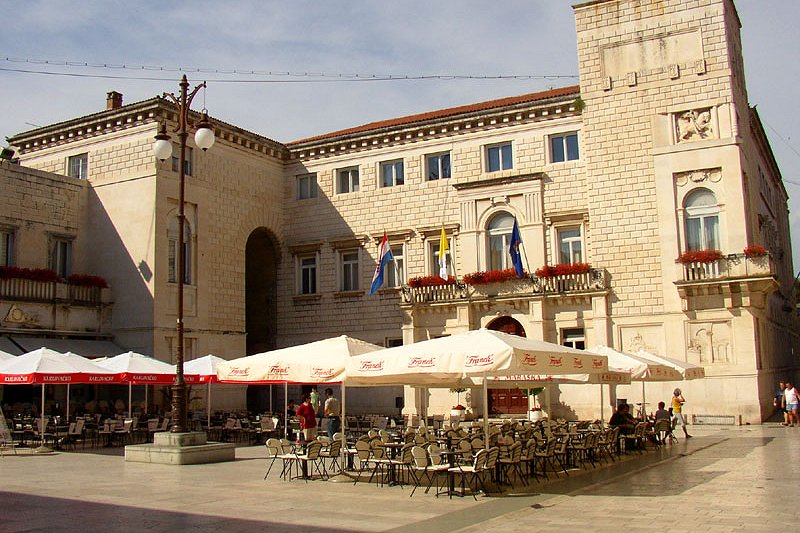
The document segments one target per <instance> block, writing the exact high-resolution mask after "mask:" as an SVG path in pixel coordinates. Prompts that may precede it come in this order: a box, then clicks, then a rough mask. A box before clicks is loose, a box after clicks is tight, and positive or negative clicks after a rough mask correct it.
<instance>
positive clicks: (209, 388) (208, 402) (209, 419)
mask: <svg viewBox="0 0 800 533" xmlns="http://www.w3.org/2000/svg"><path fill="white" fill-rule="evenodd" d="M206 416H207V417H208V420H207V421H206V423H207V425H206V427H207V428H208V429H209V430H210V429H211V379H209V380H208V398H207V399H206Z"/></svg>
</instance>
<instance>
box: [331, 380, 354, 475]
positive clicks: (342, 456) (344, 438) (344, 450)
mask: <svg viewBox="0 0 800 533" xmlns="http://www.w3.org/2000/svg"><path fill="white" fill-rule="evenodd" d="M346 389H347V386H346V385H345V384H344V381H342V409H341V412H340V413H339V420H341V424H340V429H339V431H340V433H341V434H342V435H341V439H342V448H341V451H340V452H339V453H340V456H339V461H340V463H339V465H340V466H339V468H340V469H341V470H340V471H339V473H338V474H336V475H335V476H331V477H330V478H328V481H330V482H332V483H344V482H347V483H349V482H351V481H353V478H351V477H350V476H349V475H347V472H346V470H347V468H346V467H347V462H346V461H347V428H346V427H345V421H346V420H347V418H346V415H347V402H346V401H345V396H346V395H345V391H346Z"/></svg>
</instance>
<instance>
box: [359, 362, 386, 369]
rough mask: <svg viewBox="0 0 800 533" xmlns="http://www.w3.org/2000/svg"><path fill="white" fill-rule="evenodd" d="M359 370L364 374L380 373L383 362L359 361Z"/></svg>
mask: <svg viewBox="0 0 800 533" xmlns="http://www.w3.org/2000/svg"><path fill="white" fill-rule="evenodd" d="M361 370H362V371H364V372H380V371H381V370H383V361H361Z"/></svg>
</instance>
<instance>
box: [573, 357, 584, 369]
mask: <svg viewBox="0 0 800 533" xmlns="http://www.w3.org/2000/svg"><path fill="white" fill-rule="evenodd" d="M572 366H573V367H575V368H583V359H581V358H580V357H573V358H572Z"/></svg>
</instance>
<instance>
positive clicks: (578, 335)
mask: <svg viewBox="0 0 800 533" xmlns="http://www.w3.org/2000/svg"><path fill="white" fill-rule="evenodd" d="M559 334H560V336H561V346H568V347H570V348H574V349H576V350H585V349H586V328H562V329H561V331H560V332H559ZM578 344H583V346H578Z"/></svg>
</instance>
